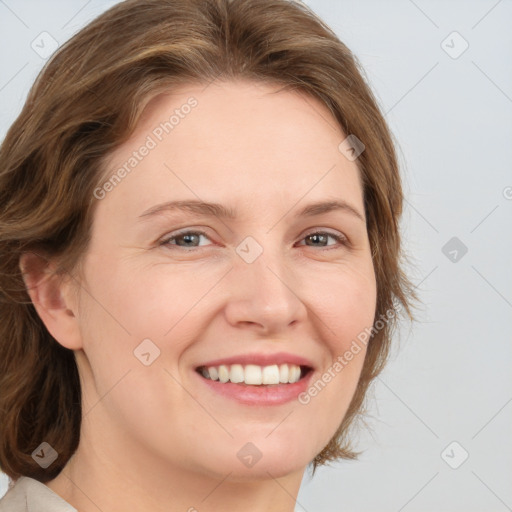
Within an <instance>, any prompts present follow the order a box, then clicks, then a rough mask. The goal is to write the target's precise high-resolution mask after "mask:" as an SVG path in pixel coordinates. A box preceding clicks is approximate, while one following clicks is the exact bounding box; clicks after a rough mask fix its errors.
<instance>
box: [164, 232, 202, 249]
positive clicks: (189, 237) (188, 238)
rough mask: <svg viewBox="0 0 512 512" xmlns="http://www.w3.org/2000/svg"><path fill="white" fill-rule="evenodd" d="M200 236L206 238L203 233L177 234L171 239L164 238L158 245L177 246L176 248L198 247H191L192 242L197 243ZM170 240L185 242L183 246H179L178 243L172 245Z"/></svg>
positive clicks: (193, 246)
mask: <svg viewBox="0 0 512 512" xmlns="http://www.w3.org/2000/svg"><path fill="white" fill-rule="evenodd" d="M201 236H204V237H206V238H208V236H207V235H206V233H204V232H203V231H183V232H181V233H178V234H177V235H174V236H172V237H168V238H165V239H164V240H162V241H161V242H160V245H177V246H178V247H192V248H195V247H199V246H197V245H193V244H194V242H197V241H199V238H200V237H201ZM172 240H183V241H184V242H185V245H180V244H179V243H172V242H171V241H172Z"/></svg>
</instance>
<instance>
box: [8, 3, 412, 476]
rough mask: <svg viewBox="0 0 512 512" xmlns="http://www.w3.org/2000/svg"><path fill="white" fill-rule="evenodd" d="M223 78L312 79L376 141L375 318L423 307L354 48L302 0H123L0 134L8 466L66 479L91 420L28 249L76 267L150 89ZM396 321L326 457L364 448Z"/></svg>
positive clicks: (309, 88)
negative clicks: (47, 321)
mask: <svg viewBox="0 0 512 512" xmlns="http://www.w3.org/2000/svg"><path fill="white" fill-rule="evenodd" d="M217 78H220V79H225V80H230V79H235V78H246V79H249V80H253V81H260V82H261V81H264V82H267V83H272V84H280V85H282V86H283V88H284V89H288V90H300V91H305V92H307V93H309V94H310V95H312V96H314V97H316V98H318V99H320V100H321V101H322V102H323V103H324V104H325V105H327V107H328V108H329V109H330V111H331V112H332V114H333V115H334V117H335V118H336V120H337V121H338V122H339V125H340V127H341V128H342V130H343V131H344V133H345V134H353V135H355V136H356V137H357V138H358V139H360V140H361V141H362V142H363V143H364V144H365V146H366V149H365V151H364V152H363V153H362V154H361V155H360V156H359V157H358V160H357V164H358V166H359V169H360V173H361V178H362V183H363V187H364V201H365V210H366V216H367V229H368V234H369V239H370V244H371V248H372V257H373V263H374V268H375V275H376V282H377V307H376V314H375V319H378V318H381V317H382V315H386V313H389V312H390V311H397V306H400V308H402V307H404V308H405V311H406V312H407V314H408V316H409V318H410V319H412V318H413V317H412V314H411V303H412V300H411V299H412V298H415V294H414V290H413V288H412V286H411V284H410V282H409V281H408V279H407V277H406V276H405V274H404V273H403V271H402V267H401V259H402V257H403V255H402V250H401V242H400V234H399V218H400V215H401V212H402V187H401V179H400V175H399V168H398V163H397V158H396V154H395V149H394V146H393V142H392V136H391V134H390V132H389V129H388V127H387V125H386V122H385V120H384V118H383V116H382V114H381V112H380V111H379V107H378V105H377V102H376V99H375V97H374V96H373V94H372V92H371V90H370V88H369V86H368V85H367V84H366V83H365V80H364V79H363V76H362V71H361V70H360V65H359V63H358V61H357V60H356V58H355V57H354V55H353V54H352V53H351V52H350V50H349V49H348V48H347V47H346V46H345V45H344V44H343V43H342V42H340V40H339V39H338V38H337V37H336V35H335V34H334V33H333V32H332V31H331V30H330V29H329V28H328V27H327V26H326V25H325V24H324V23H323V22H322V21H321V20H320V19H318V17H316V15H314V14H313V13H312V12H311V11H310V10H309V9H308V8H307V7H305V6H304V5H303V4H301V3H299V2H294V1H293V0H231V1H230V0H146V1H144V2H141V1H139V0H128V1H125V2H121V3H119V4H117V5H115V6H114V7H113V8H111V9H109V10H108V11H106V12H105V13H103V14H102V15H100V16H99V17H97V18H96V19H95V20H93V21H92V22H91V23H90V24H88V25H87V26H86V27H85V28H83V29H82V30H81V31H80V32H78V33H77V34H76V35H75V36H73V37H72V38H71V39H70V40H69V41H67V42H66V43H65V44H64V45H63V46H62V47H61V48H60V49H59V50H58V51H57V52H56V53H55V54H54V55H53V56H52V58H51V59H50V60H49V61H48V62H47V64H46V65H45V67H44V68H43V70H42V71H41V73H40V74H39V75H38V77H37V79H36V82H35V83H34V85H33V86H32V88H31V90H30V92H29V95H28V98H27V101H26V103H25V105H24V107H23V110H22V111H21V113H20V115H19V116H18V118H17V119H16V121H15V122H14V123H13V125H12V126H11V128H10V130H9V131H8V133H7V135H6V137H5V140H4V141H3V143H2V146H1V147H0V302H1V304H0V306H1V309H0V468H1V469H2V471H4V472H5V473H6V474H7V475H9V476H10V477H11V478H13V479H16V478H18V477H19V476H20V475H25V476H29V477H32V478H35V479H38V480H39V481H41V482H46V481H49V480H51V479H53V478H55V477H56V476H57V475H58V473H59V472H60V471H61V470H62V468H63V467H64V466H65V465H66V463H67V461H68V460H69V458H70V457H71V456H72V455H73V453H74V452H75V450H76V448H77V447H78V443H79V437H80V425H81V419H82V418H81V404H80V402H81V391H80V380H79V374H78V370H77V366H76V362H75V357H74V352H73V351H72V350H69V349H67V348H64V347H63V346H62V345H60V344H59V343H58V342H57V341H56V340H55V339H54V338H53V337H52V336H51V335H50V333H49V332H48V331H47V329H46V328H45V326H44V324H43V322H42V321H41V319H40V318H39V316H38V314H37V312H36V310H35V308H34V306H33V304H32V303H31V301H30V298H29V296H28V293H27V290H26V287H25V285H24V282H23V276H22V274H21V272H20V269H19V260H20V256H21V254H22V253H23V252H27V251H36V252H39V253H41V254H46V255H48V257H51V258H52V259H53V260H54V261H56V262H58V267H57V269H56V272H57V273H59V274H62V275H64V274H65V273H66V271H67V269H68V271H69V269H75V268H76V266H77V265H78V263H79V262H80V258H81V256H82V255H83V254H84V252H85V250H86V249H87V245H88V241H89V238H88V237H89V234H90V229H91V224H92V214H93V211H94V206H95V204H96V203H97V200H96V199H95V197H94V194H93V191H94V189H95V188H96V187H98V186H99V185H100V184H101V183H102V176H101V174H102V173H101V172H100V171H101V170H102V164H103V163H104V162H105V159H106V157H107V156H108V155H109V154H110V153H111V152H112V151H113V150H114V149H115V148H117V147H118V146H119V145H121V144H122V143H123V142H124V141H126V140H127V139H128V138H129V136H130V134H131V133H133V131H134V129H135V127H136V124H137V121H138V119H139V117H140V115H141V113H142V111H143V109H144V107H145V105H147V103H148V102H149V100H150V99H151V98H153V97H154V96H156V95H157V94H159V93H161V92H163V91H165V90H169V89H172V88H173V87H176V86H178V85H181V84H187V83H194V82H195V83H207V82H211V81H212V80H214V79H217ZM340 142H341V141H340ZM388 316H389V315H388ZM395 322H396V317H393V318H391V319H390V320H389V321H387V322H385V325H384V327H383V328H382V329H380V330H375V331H374V332H372V336H371V340H370V342H369V343H368V349H367V354H366V358H365V361H364V367H363V370H362V374H361V378H360V380H359V383H358V386H357V390H356V393H355V395H354V397H353V399H352V402H351V404H350V407H349V410H348V412H347V414H346V416H345V418H344V419H343V422H342V424H341V425H340V427H339V429H338V431H337V432H336V435H335V436H334V437H333V438H332V440H331V441H330V442H329V444H328V445H327V446H326V447H325V448H324V450H323V451H322V452H321V453H320V454H318V455H317V456H316V458H315V459H314V461H313V469H315V468H316V467H317V466H318V465H320V464H324V463H326V462H328V461H334V460H336V459H337V458H355V457H356V455H357V454H356V453H355V452H353V451H352V449H351V447H350V443H349V439H348V434H347V433H348V427H349V426H350V425H351V424H352V423H353V420H354V419H355V418H356V417H357V416H358V414H359V413H360V412H361V410H362V407H363V403H364V397H365V394H366V392H367V389H368V386H369V384H370V382H371V381H372V380H373V379H374V378H375V377H376V376H377V375H378V374H379V372H380V371H381V370H382V368H383V366H384V364H385V362H386V360H387V356H388V352H389V346H390V339H391V333H392V330H393V328H394V325H395ZM42 441H46V442H48V443H49V444H50V445H51V446H52V447H53V448H54V449H55V450H56V451H57V453H58V454H59V456H58V458H57V460H56V461H55V462H54V463H52V464H51V465H50V466H49V467H48V468H47V469H43V468H41V467H40V466H39V465H38V464H37V463H35V462H34V460H33V459H32V457H31V454H32V452H33V451H34V450H35V449H36V448H37V447H38V446H39V445H40V443H41V442H42Z"/></svg>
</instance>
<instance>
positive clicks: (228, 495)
mask: <svg viewBox="0 0 512 512" xmlns="http://www.w3.org/2000/svg"><path fill="white" fill-rule="evenodd" d="M87 439H91V438H90V437H87V436H81V442H80V446H79V448H78V450H77V451H76V453H75V454H74V455H73V457H72V458H71V459H70V460H69V462H68V464H67V465H66V466H65V468H64V469H63V470H62V472H61V473H60V474H59V475H58V476H57V477H56V478H55V479H54V480H52V481H50V482H48V483H47V484H46V485H47V486H48V487H49V488H50V489H51V490H53V491H54V492H56V493H57V494H59V495H60V496H61V497H62V498H63V499H64V500H66V501H67V502H68V503H69V504H70V505H72V506H73V507H75V508H76V509H77V510H78V511H79V512H98V510H101V511H103V512H115V511H121V510H130V511H131V512H149V511H151V512H164V511H165V512H185V511H186V512H218V511H219V512H220V511H222V512H231V511H233V512H234V511H239V510H244V511H246V512H262V511H264V512H293V511H294V505H295V501H296V497H297V494H298V492H299V488H300V483H301V480H302V475H303V472H304V469H302V470H300V471H296V472H294V473H290V474H287V475H285V476H282V477H280V478H276V477H275V476H273V475H272V473H271V471H264V470H262V469H261V468H260V471H259V473H258V478H257V479H251V480H249V479H247V478H245V479H240V478H236V476H235V473H234V472H233V471H231V472H229V471H227V472H226V473H225V474H212V473H209V472H207V471H204V472H200V471H194V470H193V468H187V467H183V466H182V465H180V466H177V465H172V464H170V463H169V461H163V460H162V459H161V458H160V457H159V455H158V454H147V453H144V454H143V453H142V452H141V451H140V450H137V449H135V448H133V447H132V448H131V449H129V450H128V449H127V447H129V446H133V443H130V442H128V441H127V440H126V439H124V438H122V436H120V437H118V438H117V442H111V441H112V438H110V436H108V437H106V436H100V437H99V438H98V439H97V442H87ZM102 439H103V442H102ZM105 439H109V442H108V443H105V441H104V440H105Z"/></svg>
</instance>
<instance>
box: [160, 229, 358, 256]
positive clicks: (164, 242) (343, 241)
mask: <svg viewBox="0 0 512 512" xmlns="http://www.w3.org/2000/svg"><path fill="white" fill-rule="evenodd" d="M185 235H202V236H204V237H205V238H208V239H210V238H209V236H208V235H207V234H206V233H205V232H204V231H201V230H189V231H182V232H180V233H176V234H174V235H173V236H168V237H165V238H164V239H163V240H161V241H160V242H159V245H161V246H164V245H165V246H174V247H173V249H174V248H179V249H183V250H185V251H194V250H197V249H200V248H201V247H189V248H187V247H181V246H179V245H177V244H171V243H169V242H170V241H171V240H176V239H177V238H180V237H182V236H185ZM313 235H327V236H329V237H331V238H334V239H335V240H336V241H337V242H338V243H339V244H341V245H343V246H349V241H348V239H347V238H346V237H345V236H344V235H338V234H335V233H330V232H328V231H313V232H311V233H308V234H307V235H304V237H303V238H302V239H301V240H304V239H306V238H308V237H311V236H313ZM304 247H314V246H305V245H304ZM320 248H321V249H323V250H331V249H336V247H329V246H327V247H320Z"/></svg>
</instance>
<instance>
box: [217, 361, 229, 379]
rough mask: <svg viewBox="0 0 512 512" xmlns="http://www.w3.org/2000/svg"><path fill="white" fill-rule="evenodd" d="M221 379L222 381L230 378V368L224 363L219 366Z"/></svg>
mask: <svg viewBox="0 0 512 512" xmlns="http://www.w3.org/2000/svg"><path fill="white" fill-rule="evenodd" d="M219 380H220V381H221V382H227V381H228V380H229V368H228V367H227V366H226V365H224V364H221V365H220V366H219Z"/></svg>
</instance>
